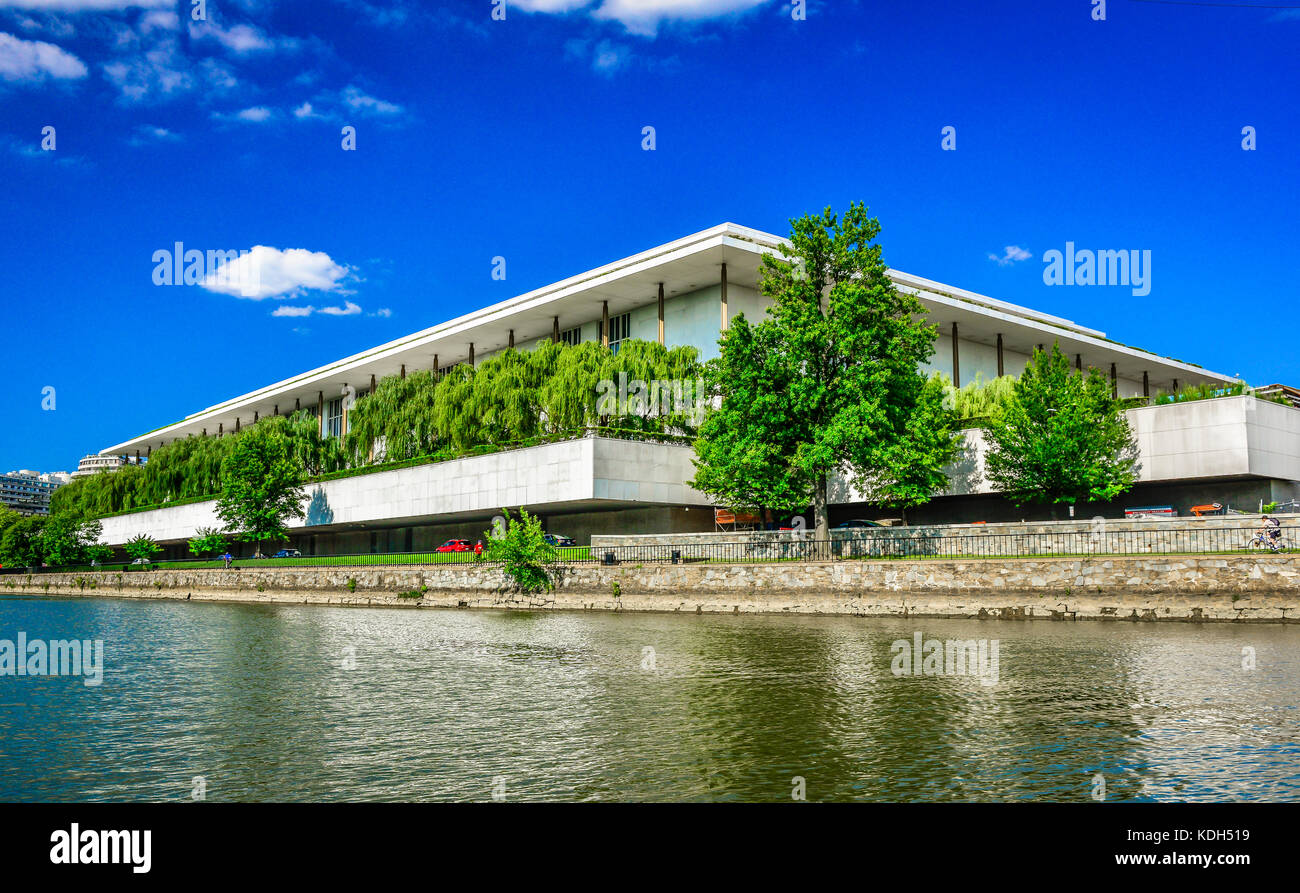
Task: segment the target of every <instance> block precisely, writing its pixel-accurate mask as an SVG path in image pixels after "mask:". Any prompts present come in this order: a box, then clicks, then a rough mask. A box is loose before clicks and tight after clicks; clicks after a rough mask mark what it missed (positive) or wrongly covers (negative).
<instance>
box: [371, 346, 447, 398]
mask: <svg viewBox="0 0 1300 893" xmlns="http://www.w3.org/2000/svg"><path fill="white" fill-rule="evenodd" d="M433 365H434V366H435V367H436V366H437V365H438V355H437V354H434V355H433ZM374 392H375V376H374V374H373V373H372V374H371V376H370V393H372V394H373V393H374Z"/></svg>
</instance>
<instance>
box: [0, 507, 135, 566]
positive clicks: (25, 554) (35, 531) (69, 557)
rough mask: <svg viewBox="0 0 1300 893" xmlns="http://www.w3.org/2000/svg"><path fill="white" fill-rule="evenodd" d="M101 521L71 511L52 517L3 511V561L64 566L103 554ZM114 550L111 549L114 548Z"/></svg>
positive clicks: (0, 534) (0, 553)
mask: <svg viewBox="0 0 1300 893" xmlns="http://www.w3.org/2000/svg"><path fill="white" fill-rule="evenodd" d="M101 532H102V527H101V525H100V523H99V521H97V520H95V519H93V518H89V517H86V516H84V515H78V514H74V513H70V512H61V513H58V514H53V515H49V516H40V515H30V516H24V515H19V514H17V513H16V512H12V511H8V510H0V564H3V565H6V566H9V567H39V566H40V565H42V564H48V565H50V566H52V567H64V566H68V565H75V564H86V563H88V562H89V561H90V559H91V558H92V557H102V555H103V549H104V548H105V547H102V546H100V545H99V544H98V540H99V537H100V534H101ZM110 552H111V550H110Z"/></svg>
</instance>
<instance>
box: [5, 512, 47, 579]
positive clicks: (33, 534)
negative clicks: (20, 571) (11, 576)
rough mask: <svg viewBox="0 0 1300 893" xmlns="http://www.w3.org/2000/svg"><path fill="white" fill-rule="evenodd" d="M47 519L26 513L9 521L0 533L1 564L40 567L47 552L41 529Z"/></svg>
mask: <svg viewBox="0 0 1300 893" xmlns="http://www.w3.org/2000/svg"><path fill="white" fill-rule="evenodd" d="M44 526H45V519H44V518H41V517H38V516H36V515H26V516H21V517H19V518H17V519H16V520H14V521H12V522H11V523H9V524H8V525H7V526H6V527H5V530H4V533H3V534H2V535H0V564H3V565H4V566H5V567H40V565H41V562H42V561H43V560H44V556H45V552H44V549H43V546H42V543H41V529H42V528H43V527H44Z"/></svg>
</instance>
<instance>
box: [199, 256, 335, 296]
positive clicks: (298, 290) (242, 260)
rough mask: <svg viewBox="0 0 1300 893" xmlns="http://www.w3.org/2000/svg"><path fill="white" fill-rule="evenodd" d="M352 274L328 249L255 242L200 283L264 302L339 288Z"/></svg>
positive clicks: (210, 289)
mask: <svg viewBox="0 0 1300 893" xmlns="http://www.w3.org/2000/svg"><path fill="white" fill-rule="evenodd" d="M348 273H349V270H348V268H347V267H345V266H344V265H342V264H339V263H335V262H334V261H333V260H332V259H331V258H330V256H329V255H328V254H326V253H325V252H324V251H308V250H307V249H306V248H286V249H283V250H281V249H279V248H271V247H268V246H266V245H255V246H253V248H252V250H251V251H249V252H248V253H247V254H242V255H240V256H239V257H238V258H237V259H235V260H232V261H230V262H229V263H227V264H225V265H224V266H222V267H220V268H218V269H217V270H210V271H209V272H208V275H207V276H206V277H205V278H204V280H203V281H202V282H200V283H199V284H200V285H201V286H202V287H203V288H205V289H207V290H208V291H212V292H218V293H220V294H226V295H234V296H235V297H241V298H252V299H253V300H255V301H260V300H262V299H263V298H276V297H289V296H294V295H300V294H303V293H304V292H308V291H325V292H331V291H339V290H341V289H342V287H343V283H344V281H345V279H346V277H347V275H348ZM359 309H360V308H358V311H359ZM322 312H323V311H322Z"/></svg>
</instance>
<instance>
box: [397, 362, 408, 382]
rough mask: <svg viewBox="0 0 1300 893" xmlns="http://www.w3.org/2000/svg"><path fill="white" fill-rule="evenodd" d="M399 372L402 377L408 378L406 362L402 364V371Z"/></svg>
mask: <svg viewBox="0 0 1300 893" xmlns="http://www.w3.org/2000/svg"><path fill="white" fill-rule="evenodd" d="M398 374H399V375H401V376H402V378H406V364H405V363H403V364H402V371H401V372H400V373H398Z"/></svg>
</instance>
